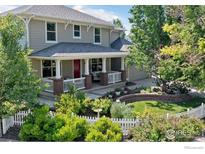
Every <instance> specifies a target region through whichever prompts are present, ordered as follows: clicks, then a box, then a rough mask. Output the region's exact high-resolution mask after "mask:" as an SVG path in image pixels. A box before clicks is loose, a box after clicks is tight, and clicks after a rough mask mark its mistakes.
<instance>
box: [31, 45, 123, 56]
mask: <svg viewBox="0 0 205 154" xmlns="http://www.w3.org/2000/svg"><path fill="white" fill-rule="evenodd" d="M105 52H107V53H119V52H120V51H119V50H117V49H112V48H109V47H105V46H101V45H96V44H92V43H71V42H61V43H57V44H55V45H52V46H50V47H48V48H45V49H42V50H40V51H37V52H34V53H32V54H31V55H30V56H35V57H58V56H61V57H62V56H68V55H70V54H74V53H80V54H85V53H86V54H87V53H88V54H89V53H90V54H92V53H105Z"/></svg>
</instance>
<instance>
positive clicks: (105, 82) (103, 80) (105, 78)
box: [100, 58, 108, 86]
mask: <svg viewBox="0 0 205 154" xmlns="http://www.w3.org/2000/svg"><path fill="white" fill-rule="evenodd" d="M100 84H101V85H103V86H106V85H108V73H107V70H106V58H102V73H100Z"/></svg>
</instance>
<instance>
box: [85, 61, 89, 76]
mask: <svg viewBox="0 0 205 154" xmlns="http://www.w3.org/2000/svg"><path fill="white" fill-rule="evenodd" d="M85 75H89V59H85Z"/></svg>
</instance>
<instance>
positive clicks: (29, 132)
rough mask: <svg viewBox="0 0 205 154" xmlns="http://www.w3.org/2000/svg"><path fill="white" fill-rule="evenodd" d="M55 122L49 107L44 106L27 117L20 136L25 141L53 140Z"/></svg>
mask: <svg viewBox="0 0 205 154" xmlns="http://www.w3.org/2000/svg"><path fill="white" fill-rule="evenodd" d="M54 131H55V123H54V121H53V119H52V117H51V116H50V115H49V107H48V106H43V107H41V108H38V109H36V110H34V111H33V113H32V114H29V115H28V116H27V117H26V120H25V123H24V124H23V126H22V127H21V130H20V133H19V138H20V139H21V140H23V141H51V140H52V134H53V133H54Z"/></svg>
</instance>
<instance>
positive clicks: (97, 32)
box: [94, 28, 101, 44]
mask: <svg viewBox="0 0 205 154" xmlns="http://www.w3.org/2000/svg"><path fill="white" fill-rule="evenodd" d="M100 35H101V31H100V28H95V29H94V42H95V43H99V44H100V43H101V40H100V39H101V38H100Z"/></svg>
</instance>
